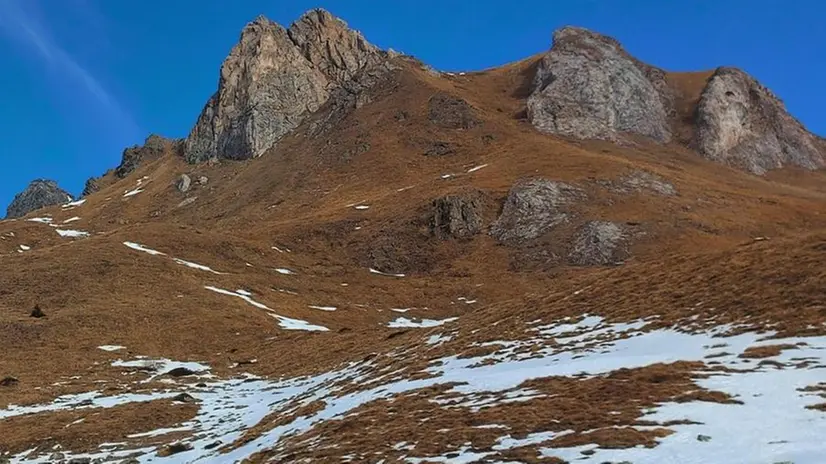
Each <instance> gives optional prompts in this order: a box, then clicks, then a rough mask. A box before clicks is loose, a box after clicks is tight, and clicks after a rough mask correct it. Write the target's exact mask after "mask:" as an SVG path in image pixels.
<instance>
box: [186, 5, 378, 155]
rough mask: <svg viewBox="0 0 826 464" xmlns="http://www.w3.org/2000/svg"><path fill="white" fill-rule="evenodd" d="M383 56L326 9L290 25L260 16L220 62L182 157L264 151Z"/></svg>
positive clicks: (308, 14)
mask: <svg viewBox="0 0 826 464" xmlns="http://www.w3.org/2000/svg"><path fill="white" fill-rule="evenodd" d="M383 57H384V54H383V53H382V52H380V51H379V50H378V49H376V48H375V47H373V46H372V45H370V44H368V43H367V42H366V41H365V40H364V38H363V37H361V35H360V34H359V33H357V32H355V31H353V30H351V29H349V28H348V27H347V25H346V24H345V23H344V22H343V21H341V20H339V19H337V18H334V17H333V16H332V15H330V14H329V13H327V12H326V11H324V10H312V11H310V12H308V13H306V14H305V15H304V16H302V17H301V18H300V19H299V20H297V21H296V22H295V23H294V24H293V25H292V26H291V28H290V30H289V31H288V30H287V29H285V28H284V27H282V26H280V25H278V24H276V23H274V22H272V21H270V20H269V19H267V18H264V17H263V16H261V17H259V18H257V19H255V20H254V21H253V22H251V23H249V24H248V25H247V26H246V27H245V28H244V30H243V31H242V32H241V38H240V41H239V43H238V44H237V45H236V46H235V47H234V48H233V49H232V51H231V52H230V54H229V56H228V57H227V58H226V60H225V61H224V63H223V65H222V66H221V77H220V80H219V83H218V91H217V92H216V93H215V95H213V96H212V98H210V100H209V102H208V103H207V105H206V107H205V108H204V110H203V111H202V113H201V115H200V117H199V118H198V122H197V123H196V125H195V127H194V128H193V130H192V132H191V133H190V135H189V137H188V138H187V140H186V144H185V148H184V158H185V159H186V160H187V161H188V162H190V163H197V162H203V161H208V160H211V159H217V158H229V159H236V160H242V159H249V158H254V157H257V156H261V155H262V154H264V152H266V151H267V150H268V149H270V148H271V147H272V146H273V145H274V144H275V143H276V142H278V140H280V139H281V138H282V137H284V136H285V135H286V134H288V133H289V132H290V131H292V130H293V129H295V128H296V127H297V126H298V125H299V124H300V123H301V122H302V121H304V120H305V119H306V118H307V116H308V115H309V114H311V113H313V112H315V111H317V110H318V109H319V108H320V107H321V106H322V105H323V104H324V103H325V102H326V101H327V100H328V99H329V98H330V96H331V94H333V93H334V92H335V91H337V90H339V89H342V88H345V87H347V85H348V84H350V83H352V82H353V81H354V80H356V76H359V75H362V71H363V70H364V69H365V68H367V67H370V66H371V65H373V64H374V63H378V62H381V61H382V60H383V59H384V58H383ZM357 87H359V86H357ZM345 93H348V92H345Z"/></svg>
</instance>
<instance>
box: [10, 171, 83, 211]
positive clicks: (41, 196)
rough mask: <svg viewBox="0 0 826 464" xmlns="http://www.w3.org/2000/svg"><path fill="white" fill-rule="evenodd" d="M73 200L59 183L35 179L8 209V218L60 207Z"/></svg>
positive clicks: (15, 197)
mask: <svg viewBox="0 0 826 464" xmlns="http://www.w3.org/2000/svg"><path fill="white" fill-rule="evenodd" d="M72 200H73V198H72V196H71V195H69V194H68V193H67V192H66V191H65V190H63V189H61V188H60V187H59V186H58V185H57V182H55V181H53V180H48V179H35V180H33V181H32V182H31V183H30V184H29V185H28V186H27V187H26V189H25V190H23V191H22V192H20V193H18V194H17V195H15V196H14V199H13V200H12V202H11V204H9V206H8V208H7V209H6V218H7V219H13V218H19V217H22V216H25V215H27V214H29V213H31V212H32V211H37V210H38V209H40V208H45V207H47V206H53V205H60V204H64V203H68V202H71V201H72Z"/></svg>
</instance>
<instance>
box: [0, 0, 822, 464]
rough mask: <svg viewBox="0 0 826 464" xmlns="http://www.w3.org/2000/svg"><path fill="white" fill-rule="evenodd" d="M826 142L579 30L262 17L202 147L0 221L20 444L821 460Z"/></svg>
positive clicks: (58, 194) (182, 452) (2, 454)
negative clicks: (520, 41) (403, 32)
mask: <svg viewBox="0 0 826 464" xmlns="http://www.w3.org/2000/svg"><path fill="white" fill-rule="evenodd" d="M216 65H217V63H216ZM196 111H197V110H196ZM193 119H194V118H193ZM823 150H824V144H823V140H822V139H821V138H819V137H817V136H815V135H813V134H810V133H809V132H807V131H806V130H805V129H804V128H803V126H802V125H800V123H798V122H797V121H796V120H795V119H794V118H793V117H792V116H790V115H789V114H788V113H786V111H785V109H784V108H783V105H782V103H780V100H779V99H777V97H775V96H773V95H772V94H771V93H770V92H769V91H768V90H766V89H765V88H763V87H762V86H760V85H759V84H758V83H757V81H756V80H754V79H753V78H751V77H749V76H747V75H746V74H744V73H743V72H741V71H737V70H732V69H730V68H721V69H718V70H713V71H700V72H696V73H672V72H668V71H665V70H662V69H659V68H656V67H654V66H652V65H648V64H645V63H642V62H640V61H639V60H637V59H635V58H633V57H632V56H631V55H630V54H629V53H628V52H627V51H625V50H624V49H623V48H622V46H621V45H620V44H619V43H618V42H617V41H615V40H614V39H611V38H608V37H605V36H602V35H599V34H597V33H595V32H591V31H587V30H584V29H580V28H573V27H569V28H564V29H561V30H559V31H556V32H555V33H554V36H553V45H552V47H551V49H550V50H549V51H548V52H547V53H543V54H540V55H538V56H534V57H529V58H526V59H525V60H522V61H520V62H517V63H512V64H509V65H506V66H502V67H500V68H496V69H491V70H486V71H481V72H470V71H469V72H463V73H443V72H439V71H435V70H433V69H431V68H429V67H428V66H426V65H425V64H423V63H421V62H419V61H418V60H416V59H415V58H413V57H410V56H404V55H398V54H396V53H388V52H384V51H382V50H379V49H377V48H376V47H375V46H373V45H371V44H370V43H369V42H367V41H366V40H365V38H364V37H362V35H361V34H359V33H358V32H356V31H353V30H351V29H350V28H349V27H348V26H347V25H346V23H345V22H343V21H342V20H340V19H337V18H335V17H333V16H332V15H331V14H330V13H328V12H326V11H323V10H313V11H310V12H308V13H306V14H305V15H303V16H302V17H301V18H299V19H298V20H296V22H295V23H293V24H292V25H291V26H290V27H289V28H284V27H282V26H280V25H278V24H275V23H273V22H271V21H270V20H268V19H266V18H263V17H261V18H257V19H255V20H253V21H252V22H251V23H249V24H248V25H247V26H246V27H245V28H244V30H243V31H242V33H241V36H240V38H239V43H238V44H237V45H236V46H235V47H234V48H233V49H232V51H231V52H230V55H229V56H228V57H227V59H226V60H225V61H224V63H223V65H222V66H221V71H220V78H219V82H218V89H217V91H216V93H215V94H214V95H213V96H212V97H211V98H210V99H209V101H208V102H207V103H206V105H205V107H204V108H203V111H202V112H201V113H200V115H199V116H198V117H197V122H196V123H195V126H194V127H193V129H192V131H191V133H190V134H189V136H188V137H187V138H186V139H185V140H171V139H165V138H162V137H159V136H150V137H149V138H147V140H146V142H145V144H144V145H143V146H139V147H131V148H127V149H126V150H125V151H124V153H123V159H122V162H121V164H120V165H119V166H118V167H115V168H113V169H112V170H110V171H109V172H107V173H106V174H105V175H103V176H101V177H97V178H92V179H90V180H89V182H88V183H87V187H86V189H85V191H84V192H83V195H82V198H81V199H79V200H74V199H73V198H72V197H71V196H70V195H68V194H67V193H65V192H62V191H60V190H59V189H58V188H57V186H56V185H55V184H54V183H49V182H44V181H35V183H34V184H33V185H32V186H30V187H29V188H28V189H27V190H26V192H23V193H21V195H19V196H18V198H16V199H15V202H14V204H13V205H12V206H13V207H14V208H12V207H10V209H9V217H10V219H7V220H3V221H0V255H2V258H0V259H3V260H4V264H5V265H4V266H3V267H2V268H0V339H1V340H3V341H4V355H3V356H2V357H0V462H6V461H7V462H14V463H17V462H20V463H24V462H41V463H42V462H55V463H87V462H88V463H91V462H116V463H130V464H133V463H136V462H152V463H159V462H160V463H167V462H168V463H191V462H251V463H252V462H285V463H287V462H290V463H292V462H365V463H374V464H377V463H391V462H402V463H438V462H450V463H471V462H483V463H484V462H491V463H492V462H513V463H516V462H523V463H540V462H541V463H561V462H576V463H579V462H583V463H606V462H634V463H667V462H681V463H682V462H743V463H764V462H771V463H780V462H793V463H795V464H807V463H813V464H814V463H819V462H821V460H822V456H823V455H824V453H826V448H824V445H823V443H822V437H823V436H824V433H826V384H825V383H824V378H823V375H822V372H823V368H824V367H826V356H825V355H824V352H826V350H825V349H826V313H824V301H826V287H824V285H823V282H824V281H826V266H824V265H823V263H824V256H826V214H823V212H824V211H826V172H824V170H822V169H820V168H821V167H822V166H823V157H824V151H823Z"/></svg>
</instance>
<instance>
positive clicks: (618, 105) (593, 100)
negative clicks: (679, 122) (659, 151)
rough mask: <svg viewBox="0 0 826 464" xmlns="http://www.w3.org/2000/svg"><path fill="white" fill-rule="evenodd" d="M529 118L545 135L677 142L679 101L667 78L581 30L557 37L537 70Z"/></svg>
mask: <svg viewBox="0 0 826 464" xmlns="http://www.w3.org/2000/svg"><path fill="white" fill-rule="evenodd" d="M527 110H528V118H529V120H530V121H531V123H532V124H533V125H534V126H535V127H536V128H537V129H539V130H540V131H543V132H546V133H551V134H559V135H565V136H570V137H576V138H582V139H608V140H613V139H615V138H616V137H617V135H618V134H620V133H623V132H628V133H635V134H639V135H643V136H646V137H650V138H652V139H654V140H657V141H659V142H668V141H669V140H670V139H671V123H670V119H671V117H672V115H673V114H674V109H673V96H672V95H671V92H670V91H669V88H668V85H667V82H666V77H665V73H664V72H663V71H662V70H659V69H657V68H654V67H652V66H648V65H646V64H644V63H642V62H640V61H638V60H636V59H635V58H633V57H632V56H631V55H629V54H628V53H627V52H626V51H625V50H624V49H623V48H622V46H621V45H620V44H619V42H617V41H616V40H615V39H613V38H610V37H607V36H604V35H601V34H597V33H595V32H592V31H589V30H587V29H583V28H579V27H564V28H562V29H559V30H557V31H555V32H554V34H553V46H552V48H551V50H550V51H549V52H547V53H546V54H545V56H544V57H543V58H542V60H541V61H540V62H539V65H538V67H537V72H536V76H535V78H534V90H533V92H532V94H531V95H530V97H529V98H528V107H527Z"/></svg>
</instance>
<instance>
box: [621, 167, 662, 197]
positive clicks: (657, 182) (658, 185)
mask: <svg viewBox="0 0 826 464" xmlns="http://www.w3.org/2000/svg"><path fill="white" fill-rule="evenodd" d="M616 190H617V191H619V192H621V193H627V192H640V191H643V190H649V191H651V192H654V193H657V194H659V195H663V196H668V197H670V196H674V195H676V194H677V189H676V188H674V185H672V184H671V183H670V182H668V181H666V180H665V179H663V178H662V177H660V176H657V175H655V174H652V173H650V172H646V171H638V170H635V171H633V172H631V173H630V174H628V175H626V176H624V177H622V178H621V179H620V180H619V182H618V185H617V186H616Z"/></svg>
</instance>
